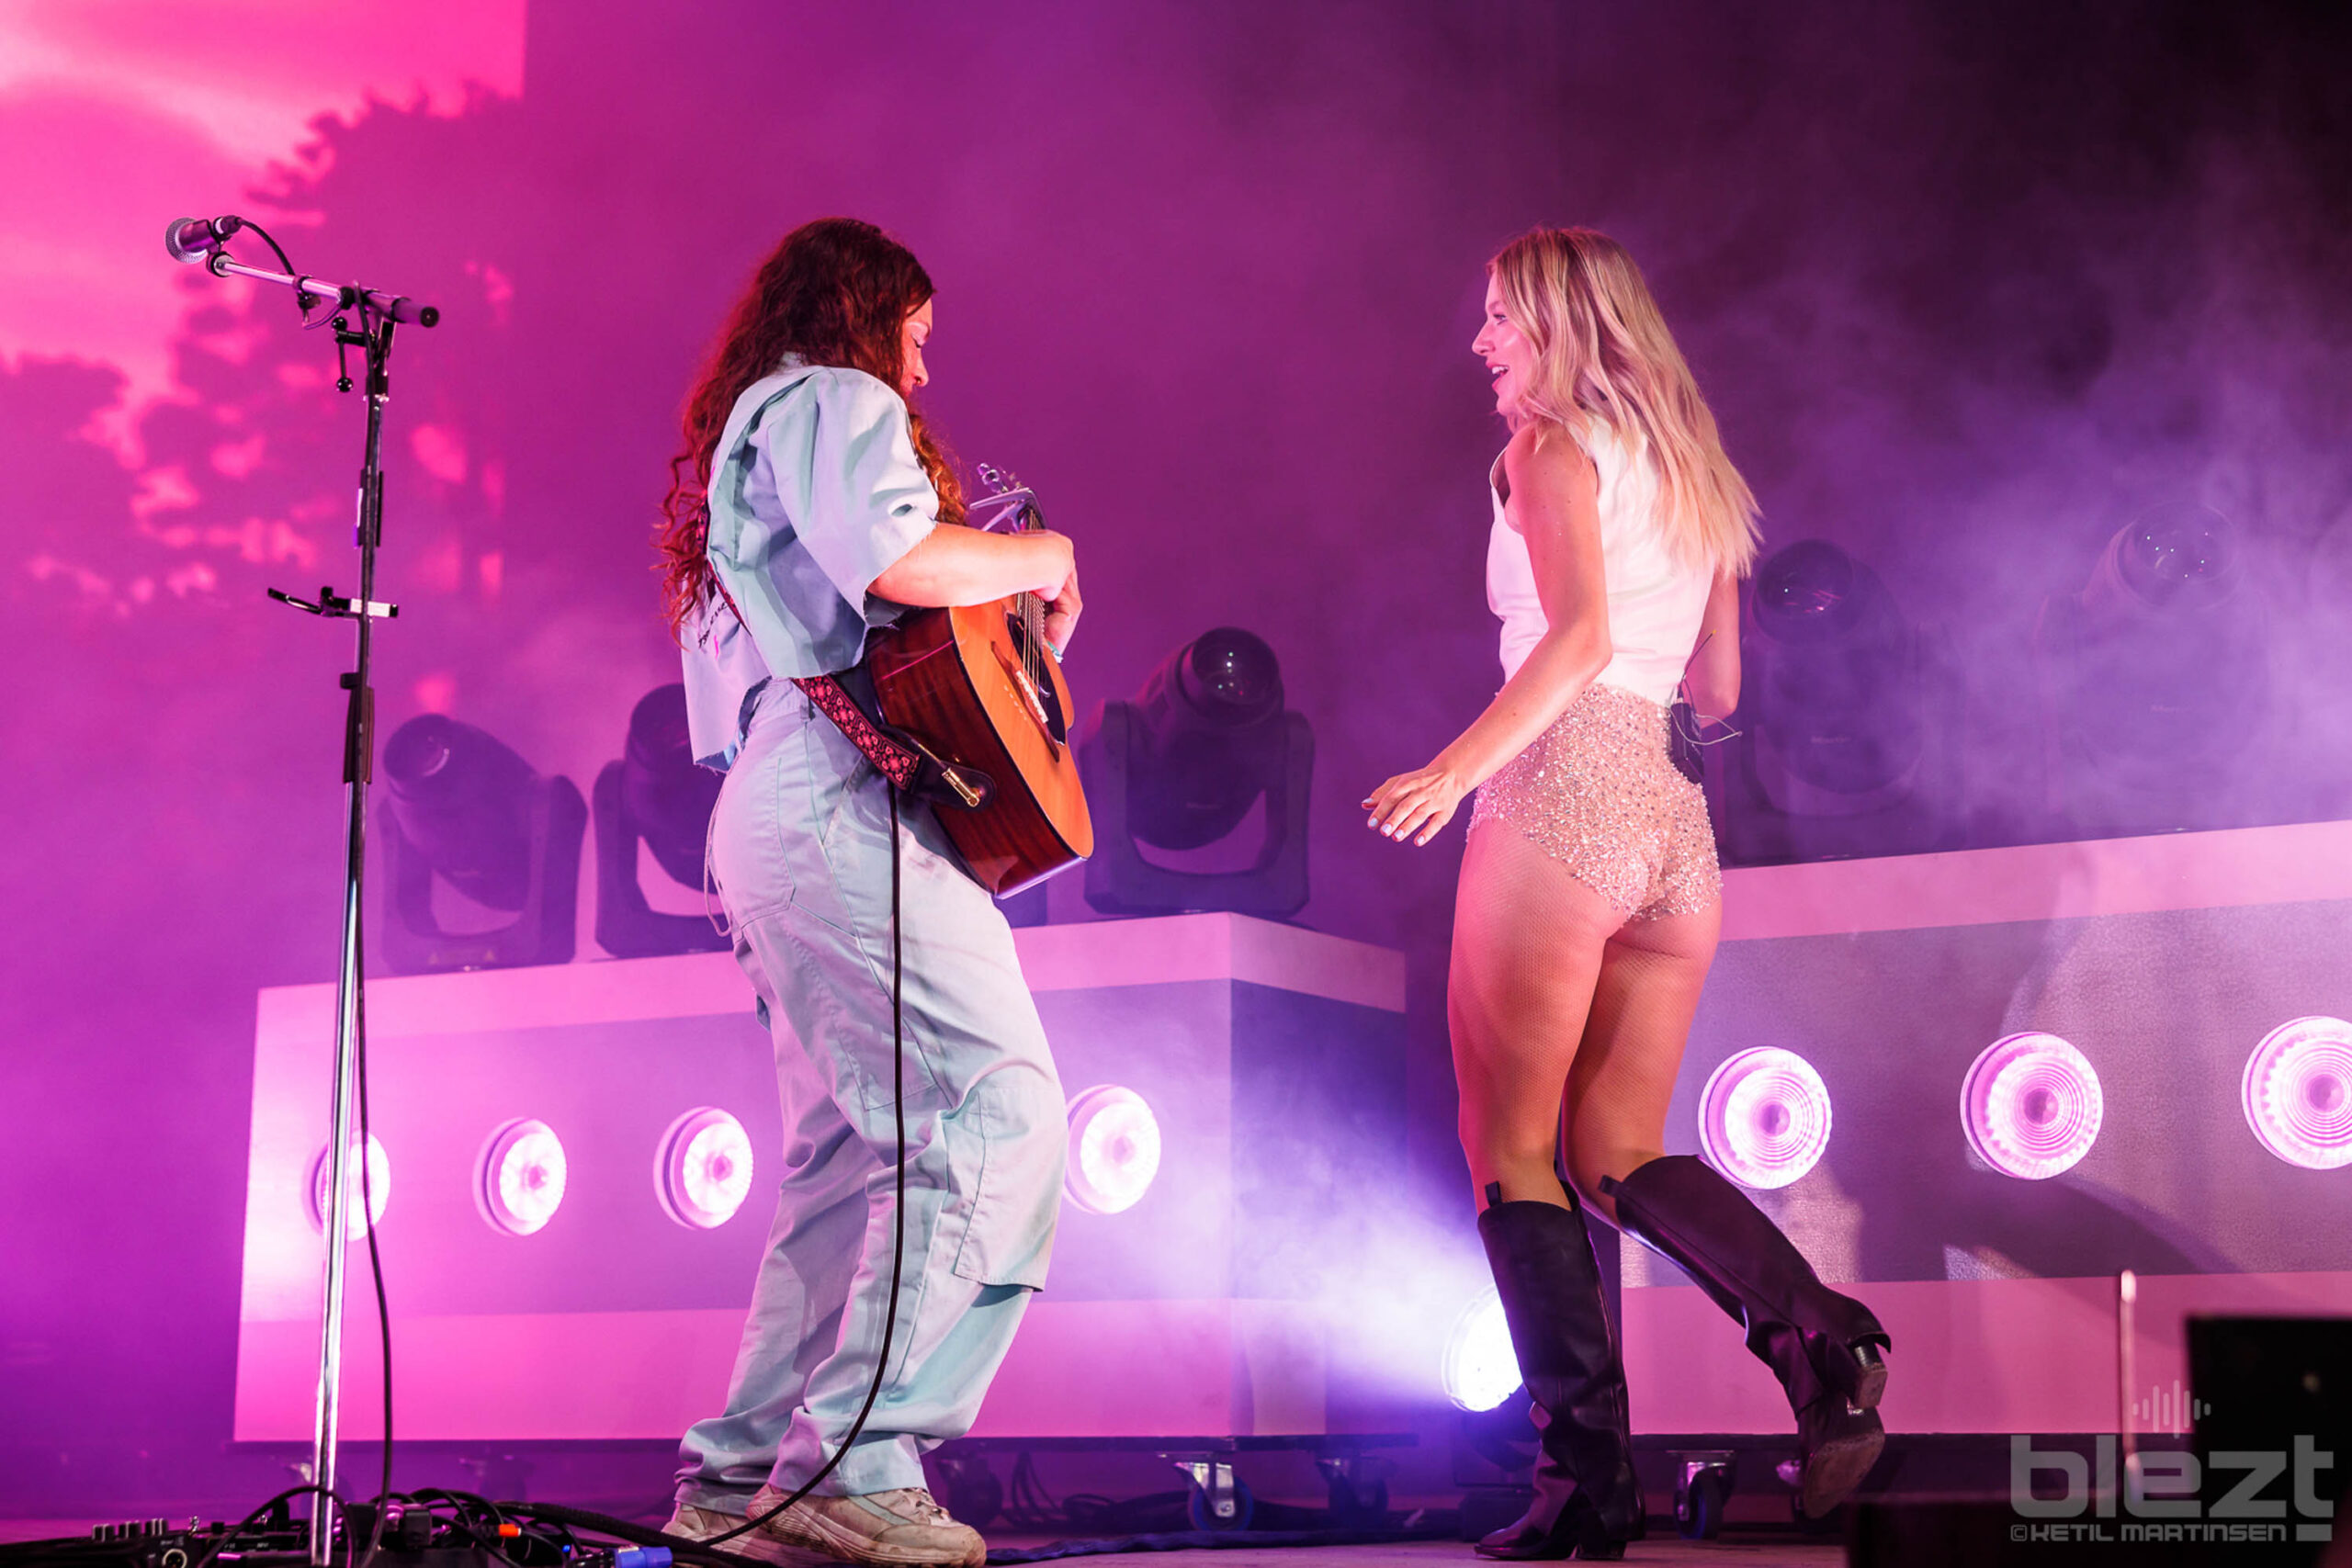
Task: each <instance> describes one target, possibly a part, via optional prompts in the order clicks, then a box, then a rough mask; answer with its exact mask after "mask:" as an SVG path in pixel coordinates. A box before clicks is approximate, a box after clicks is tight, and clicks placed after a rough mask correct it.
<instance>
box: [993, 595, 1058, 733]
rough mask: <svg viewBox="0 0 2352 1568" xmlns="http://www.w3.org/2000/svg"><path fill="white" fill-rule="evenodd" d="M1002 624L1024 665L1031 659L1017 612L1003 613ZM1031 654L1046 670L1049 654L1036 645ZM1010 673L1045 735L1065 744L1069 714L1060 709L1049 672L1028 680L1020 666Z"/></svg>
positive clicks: (1048, 664) (1050, 664)
mask: <svg viewBox="0 0 2352 1568" xmlns="http://www.w3.org/2000/svg"><path fill="white" fill-rule="evenodd" d="M1005 624H1006V626H1008V627H1009V628H1010V629H1011V631H1012V645H1013V647H1015V648H1016V649H1020V652H1021V663H1022V665H1023V666H1026V665H1027V664H1029V663H1030V662H1031V660H1032V653H1031V649H1030V646H1029V628H1028V627H1026V626H1023V625H1022V624H1021V617H1020V616H1019V615H1007V616H1006V617H1005ZM1034 657H1035V662H1036V664H1037V666H1038V668H1039V669H1041V670H1047V671H1050V668H1051V666H1052V664H1053V660H1054V656H1053V655H1052V654H1050V653H1048V652H1046V650H1045V649H1042V648H1040V649H1036V650H1035V656H1034ZM1013 673H1014V674H1015V676H1016V677H1017V678H1018V683H1019V685H1020V687H1021V691H1022V694H1023V696H1026V697H1027V698H1029V699H1030V702H1031V703H1032V705H1033V707H1034V711H1035V713H1036V714H1037V715H1038V716H1039V717H1041V718H1042V719H1043V720H1044V721H1045V727H1046V736H1047V737H1048V738H1049V739H1052V741H1053V742H1054V744H1055V745H1057V746H1067V745H1069V716H1068V715H1067V714H1065V713H1063V712H1062V699H1061V692H1060V690H1059V689H1058V688H1057V686H1056V685H1055V684H1054V682H1053V678H1052V676H1051V674H1050V673H1048V674H1046V675H1045V676H1043V677H1041V678H1039V679H1037V680H1035V681H1032V680H1030V679H1029V678H1028V675H1027V673H1026V671H1025V670H1023V669H1020V668H1016V669H1015V671H1013Z"/></svg>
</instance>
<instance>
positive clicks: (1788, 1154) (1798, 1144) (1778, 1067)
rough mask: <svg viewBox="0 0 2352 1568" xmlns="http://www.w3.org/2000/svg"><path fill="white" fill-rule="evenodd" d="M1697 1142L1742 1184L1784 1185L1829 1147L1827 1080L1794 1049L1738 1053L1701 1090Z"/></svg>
mask: <svg viewBox="0 0 2352 1568" xmlns="http://www.w3.org/2000/svg"><path fill="white" fill-rule="evenodd" d="M1699 1146H1700V1147H1701V1148H1702V1149H1703V1150H1704V1151H1705V1152H1706V1156H1707V1162H1708V1163H1709V1164H1710V1165H1713V1167H1714V1168H1716V1169H1717V1170H1720V1171H1722V1172H1723V1173H1724V1175H1725V1176H1728V1177H1730V1178H1731V1179H1733V1180H1734V1181H1736V1182H1738V1183H1739V1184H1740V1185H1741V1186H1742V1187H1786V1186H1787V1185H1788V1184H1789V1183H1790V1182H1792V1181H1794V1180H1795V1179H1797V1178H1798V1177H1800V1176H1803V1175H1804V1173H1805V1172H1806V1171H1808V1170H1811V1169H1812V1168H1814V1167H1815V1165H1817V1164H1818V1163H1820V1160H1821V1156H1822V1152H1823V1151H1824V1150H1826V1149H1827V1148H1828V1147H1829V1086H1828V1085H1826V1084H1825V1083H1823V1082H1822V1081H1821V1075H1820V1074H1819V1073H1816V1072H1815V1071H1814V1070H1813V1064H1812V1063H1810V1062H1808V1061H1806V1060H1805V1059H1804V1057H1803V1056H1800V1055H1797V1054H1796V1053H1795V1052H1793V1051H1783V1050H1781V1048H1780V1047H1779V1046H1777V1045H1753V1046H1750V1047H1749V1048H1748V1049H1747V1050H1745V1051H1741V1052H1738V1053H1736V1055H1732V1056H1730V1057H1728V1058H1726V1059H1725V1060H1724V1065H1723V1066H1719V1067H1717V1068H1716V1069H1715V1070H1714V1071H1713V1073H1711V1074H1709V1075H1708V1077H1707V1087H1706V1088H1705V1089H1702V1090H1700V1092H1699Z"/></svg>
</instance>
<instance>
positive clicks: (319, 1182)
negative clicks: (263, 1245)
mask: <svg viewBox="0 0 2352 1568" xmlns="http://www.w3.org/2000/svg"><path fill="white" fill-rule="evenodd" d="M351 1155H352V1158H351V1166H350V1171H349V1174H348V1175H347V1176H346V1178H345V1179H346V1180H348V1181H349V1182H350V1183H351V1206H350V1208H349V1209H348V1210H347V1211H346V1212H345V1218H344V1226H343V1231H344V1239H345V1240H346V1241H356V1240H358V1239H359V1238H360V1237H361V1236H363V1235H367V1234H368V1229H369V1227H370V1226H373V1225H379V1224H382V1223H383V1220H384V1205H385V1204H387V1203H389V1202H390V1201H392V1163H391V1161H390V1160H389V1159H387V1158H385V1157H384V1145H382V1144H381V1143H380V1142H379V1141H378V1140H377V1139H376V1138H375V1137H374V1136H373V1135H372V1134H371V1135H370V1136H369V1137H368V1145H367V1147H366V1148H365V1149H364V1150H363V1149H362V1148H361V1147H360V1145H357V1144H356V1143H355V1144H353V1145H351ZM363 1159H364V1160H365V1161H367V1170H366V1176H367V1185H366V1186H365V1187H364V1188H363V1187H362V1186H361V1184H360V1176H361V1170H360V1161H362V1160H363ZM329 1174H330V1172H329V1171H328V1169H327V1151H326V1146H325V1145H320V1147H319V1152H318V1153H317V1154H314V1155H312V1156H311V1183H310V1187H309V1189H308V1192H309V1198H310V1201H308V1202H307V1203H305V1204H304V1205H303V1207H304V1208H306V1209H307V1210H308V1211H309V1212H310V1215H311V1229H312V1230H314V1231H316V1232H318V1233H319V1234H320V1235H326V1234H327V1178H328V1176H329ZM363 1190H364V1191H365V1192H366V1193H367V1194H368V1203H367V1208H366V1211H365V1212H364V1213H363V1212H362V1211H361V1208H360V1202H359V1194H360V1193H361V1192H362V1191H363Z"/></svg>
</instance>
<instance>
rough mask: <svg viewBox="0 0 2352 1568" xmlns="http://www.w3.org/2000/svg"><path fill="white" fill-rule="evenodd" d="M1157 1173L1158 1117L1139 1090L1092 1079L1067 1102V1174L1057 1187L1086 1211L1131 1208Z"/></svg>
mask: <svg viewBox="0 0 2352 1568" xmlns="http://www.w3.org/2000/svg"><path fill="white" fill-rule="evenodd" d="M1157 1175H1159V1119H1158V1118H1157V1117H1155V1116H1153V1115H1152V1113H1151V1107H1150V1106H1148V1105H1147V1104H1145V1103H1144V1098H1143V1096H1141V1095H1139V1094H1137V1093H1136V1091H1135V1090H1133V1089H1121V1088H1119V1087H1118V1086H1117V1085H1116V1084H1098V1085H1096V1086H1095V1087H1094V1088H1092V1089H1087V1090H1085V1091H1083V1092H1082V1093H1080V1095H1079V1096H1078V1097H1077V1098H1076V1099H1074V1100H1071V1101H1070V1102H1069V1176H1068V1178H1067V1179H1065V1180H1064V1182H1063V1190H1064V1191H1065V1192H1067V1193H1068V1194H1069V1201H1071V1202H1073V1203H1075V1204H1077V1205H1078V1206H1079V1207H1080V1208H1081V1209H1083V1210H1085V1211H1086V1212H1087V1213H1090V1214H1115V1213H1119V1212H1120V1211H1121V1210H1123V1209H1132V1208H1134V1207H1135V1206H1136V1203H1138V1202H1140V1201H1142V1199H1143V1195H1144V1194H1145V1193H1146V1192H1148V1191H1149V1190H1150V1189H1151V1179H1152V1178H1153V1177H1155V1176H1157Z"/></svg>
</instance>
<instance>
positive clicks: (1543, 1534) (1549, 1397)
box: [1478, 1191, 1642, 1559]
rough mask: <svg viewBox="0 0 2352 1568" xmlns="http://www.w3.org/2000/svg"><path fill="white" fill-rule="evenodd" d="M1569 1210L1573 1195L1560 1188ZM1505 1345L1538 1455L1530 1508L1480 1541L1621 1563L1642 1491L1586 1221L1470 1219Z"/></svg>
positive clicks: (1498, 1209) (1506, 1209)
mask: <svg viewBox="0 0 2352 1568" xmlns="http://www.w3.org/2000/svg"><path fill="white" fill-rule="evenodd" d="M1568 1201H1569V1202H1570V1203H1571V1204H1573V1203H1574V1202H1575V1201H1576V1195H1575V1194H1574V1192H1573V1191H1572V1192H1570V1193H1569V1196H1568ZM1478 1238H1479V1240H1481V1241H1483V1242H1485V1243H1486V1244H1487V1264H1488V1266H1489V1267H1491V1268H1492V1269H1494V1274H1495V1290H1496V1291H1497V1292H1498V1293H1499V1294H1500V1295H1501V1297H1502V1302H1503V1317H1504V1319H1505V1320H1506V1321H1507V1322H1508V1323H1509V1324H1510V1344H1511V1349H1512V1350H1513V1351H1514V1352H1516V1353H1517V1355H1518V1357H1519V1371H1520V1375H1521V1377H1523V1378H1525V1379H1526V1380H1527V1392H1528V1393H1530V1394H1531V1395H1532V1396H1533V1398H1534V1401H1535V1408H1534V1411H1533V1416H1534V1421H1535V1427H1536V1431H1537V1433H1538V1434H1539V1436H1540V1438H1541V1441H1542V1445H1543V1450H1544V1451H1543V1457H1542V1459H1541V1460H1540V1461H1538V1463H1537V1465H1536V1467H1535V1504H1534V1506H1533V1507H1532V1508H1530V1509H1529V1510H1528V1513H1527V1517H1524V1518H1522V1519H1521V1520H1520V1521H1519V1522H1518V1523H1517V1524H1513V1525H1508V1526H1505V1527H1504V1528H1503V1529H1498V1530H1497V1531H1495V1532H1494V1533H1493V1534H1492V1535H1489V1536H1487V1538H1486V1539H1485V1540H1481V1541H1480V1542H1479V1543H1478V1551H1479V1553H1480V1555H1482V1556H1486V1557H1500V1558H1509V1559H1527V1558H1560V1557H1577V1558H1585V1559H1610V1558H1617V1557H1622V1556H1623V1555H1624V1552H1625V1542H1626V1541H1627V1540H1629V1539H1631V1538H1632V1537H1633V1535H1634V1533H1635V1532H1636V1531H1637V1530H1638V1529H1639V1527H1640V1524H1641V1517H1642V1493H1641V1487H1640V1486H1639V1484H1638V1483H1636V1482H1635V1481H1634V1448H1633V1439H1632V1438H1631V1436H1630V1435H1629V1432H1628V1428H1627V1425H1626V1413H1625V1366H1624V1362H1623V1359H1622V1358H1621V1356H1620V1355H1619V1352H1618V1348H1617V1337H1616V1335H1615V1334H1614V1333H1612V1332H1611V1328H1610V1324H1609V1308H1608V1303H1607V1302H1606V1300H1605V1299H1604V1298H1603V1297H1602V1295H1601V1293H1600V1260H1599V1259H1598V1258H1596V1257H1594V1255H1593V1250H1592V1238H1591V1237H1590V1236H1589V1235H1586V1234H1585V1228H1584V1215H1583V1213H1582V1212H1581V1211H1580V1210H1577V1209H1575V1208H1566V1209H1563V1208H1561V1207H1559V1206H1558V1205H1557V1204H1553V1203H1525V1202H1513V1203H1504V1202H1490V1203H1489V1204H1488V1206H1487V1211H1486V1213H1482V1214H1480V1215H1479V1216H1478Z"/></svg>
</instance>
